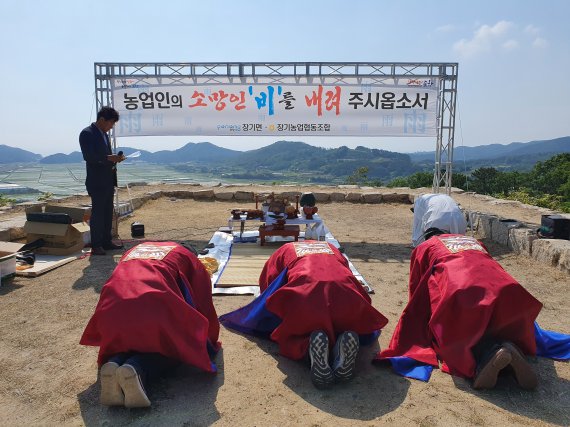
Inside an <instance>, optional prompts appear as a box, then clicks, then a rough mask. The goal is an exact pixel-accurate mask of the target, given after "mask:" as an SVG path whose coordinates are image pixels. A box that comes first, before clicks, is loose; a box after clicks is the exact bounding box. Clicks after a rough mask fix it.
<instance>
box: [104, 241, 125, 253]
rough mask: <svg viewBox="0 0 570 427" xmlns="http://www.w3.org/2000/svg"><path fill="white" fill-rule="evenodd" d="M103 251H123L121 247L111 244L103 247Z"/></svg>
mask: <svg viewBox="0 0 570 427" xmlns="http://www.w3.org/2000/svg"><path fill="white" fill-rule="evenodd" d="M103 249H106V250H108V251H114V250H116V249H123V245H117V244H116V243H113V242H111V243H107V244H105V245H103Z"/></svg>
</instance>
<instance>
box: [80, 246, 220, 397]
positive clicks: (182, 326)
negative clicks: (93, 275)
mask: <svg viewBox="0 0 570 427" xmlns="http://www.w3.org/2000/svg"><path fill="white" fill-rule="evenodd" d="M219 328H220V326H219V322H218V318H217V315H216V311H215V309H214V305H213V303H212V290H211V282H210V276H209V274H208V272H207V271H206V269H205V268H204V266H203V265H202V263H201V262H200V261H199V259H198V258H197V257H196V256H195V255H194V254H193V253H192V252H191V251H190V250H189V249H187V248H185V247H184V246H181V245H179V244H177V243H174V242H146V243H142V244H140V245H138V246H135V247H134V248H132V249H130V250H129V251H127V252H126V253H125V254H124V255H123V257H122V258H121V260H120V261H119V263H118V265H117V267H116V268H115V271H114V272H113V274H112V275H111V277H110V278H109V280H107V282H106V283H105V285H104V286H103V288H102V290H101V296H100V298H99V302H98V304H97V307H96V309H95V313H94V314H93V316H92V317H91V319H90V320H89V323H88V324H87V326H86V328H85V331H84V332H83V336H82V337H81V341H80V343H81V344H83V345H92V346H98V347H99V358H98V364H99V366H101V372H100V378H101V403H102V404H104V405H124V406H126V407H130V408H133V407H144V406H150V400H149V399H148V397H147V395H146V391H145V382H146V381H147V380H152V378H153V377H157V376H160V375H161V374H162V373H163V372H164V371H165V370H166V369H167V368H170V367H172V366H174V365H175V364H177V363H180V362H182V363H186V364H189V365H193V366H196V367H198V368H200V369H202V370H204V371H207V372H216V365H215V364H214V363H213V362H212V361H211V358H212V357H213V356H214V355H215V353H216V352H217V351H218V349H219V348H220V343H219V342H218V335H219Z"/></svg>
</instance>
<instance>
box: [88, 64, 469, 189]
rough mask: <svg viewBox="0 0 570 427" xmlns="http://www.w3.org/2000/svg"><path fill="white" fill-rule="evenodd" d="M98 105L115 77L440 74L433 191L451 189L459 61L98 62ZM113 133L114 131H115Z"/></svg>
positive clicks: (221, 79) (187, 80) (284, 78)
mask: <svg viewBox="0 0 570 427" xmlns="http://www.w3.org/2000/svg"><path fill="white" fill-rule="evenodd" d="M94 66H95V97H96V102H97V110H99V108H101V107H102V106H103V105H113V99H112V84H113V81H114V80H116V79H125V80H134V81H136V82H141V83H149V82H151V83H158V84H168V85H189V84H198V83H200V84H208V83H211V84H218V85H220V84H233V83H287V82H289V83H297V84H303V83H305V84H314V83H322V84H325V83H326V84H339V83H363V82H366V83H369V84H374V85H382V84H394V82H396V83H398V82H400V81H401V82H402V84H405V82H406V81H407V80H409V79H420V78H421V79H429V78H431V77H433V78H438V81H439V88H438V89H439V90H438V104H437V105H438V113H437V141H436V154H435V165H434V175H433V191H434V192H435V193H439V192H440V191H441V189H442V187H443V188H445V192H446V193H447V194H450V192H451V180H452V175H453V174H452V163H453V146H454V136H455V112H456V102H457V77H458V66H459V65H458V63H450V62H445V63H444V62H434V63H425V62H200V63H197V62H195V63H182V62H181V63H175V62H165V63H117V62H97V63H95V64H94ZM113 139H114V135H113Z"/></svg>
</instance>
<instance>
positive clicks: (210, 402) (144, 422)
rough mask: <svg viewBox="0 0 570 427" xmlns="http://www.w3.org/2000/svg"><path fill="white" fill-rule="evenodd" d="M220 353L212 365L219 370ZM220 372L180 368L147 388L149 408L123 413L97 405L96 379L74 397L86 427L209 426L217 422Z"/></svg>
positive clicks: (221, 373)
mask: <svg viewBox="0 0 570 427" xmlns="http://www.w3.org/2000/svg"><path fill="white" fill-rule="evenodd" d="M223 358H224V354H223V350H220V351H219V352H218V354H217V356H216V358H215V359H214V361H215V362H216V363H217V364H218V365H221V366H223ZM222 371H223V369H220V372H219V373H218V374H211V373H207V372H202V371H200V370H198V369H196V368H193V367H190V366H187V365H184V366H181V367H179V368H178V369H176V370H175V371H173V372H172V373H170V374H169V375H168V376H167V377H165V378H164V379H162V380H160V381H157V382H155V383H152V384H150V385H149V386H148V387H147V395H148V397H149V399H150V401H151V402H152V406H151V407H150V408H140V409H127V408H124V407H106V406H102V405H100V404H99V393H100V386H99V379H97V382H96V383H95V384H92V385H91V386H89V387H88V388H87V389H86V390H84V391H82V392H81V393H79V394H78V395H77V398H78V401H79V406H80V410H81V416H82V418H83V422H84V423H85V425H86V426H88V427H89V426H125V425H129V426H159V425H160V426H172V425H212V424H213V423H215V422H216V421H217V420H219V419H220V414H219V412H218V410H217V409H216V405H215V403H216V399H217V395H218V390H219V388H220V387H222V385H223V384H224V375H223V372H222Z"/></svg>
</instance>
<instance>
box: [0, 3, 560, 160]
mask: <svg viewBox="0 0 570 427" xmlns="http://www.w3.org/2000/svg"><path fill="white" fill-rule="evenodd" d="M569 17H570V1H568V0H545V1H542V2H539V1H536V0H534V1H530V0H478V1H469V2H467V1H456V0H455V1H447V0H441V1H436V0H432V1H430V0H425V1H412V0H404V1H383V0H353V1H351V2H346V1H339V0H327V1H322V0H304V1H298V0H288V1H265V2H262V1H235V0H233V1H230V0H228V1H225V0H224V1H217V0H209V1H203V2H197V1H189V0H180V1H178V0H162V1H160V2H157V1H147V0H137V1H131V0H121V1H117V0H115V1H107V0H100V1H97V2H94V1H87V0H84V1H82V0H52V1H45V2H44V1H31V0H19V1H18V2H2V4H1V5H0V38H1V40H2V43H1V45H0V53H1V64H2V66H1V67H0V81H1V82H2V94H1V95H0V128H1V129H2V132H1V134H0V135H1V138H0V144H6V145H9V146H13V147H19V148H23V149H25V150H29V151H33V152H35V153H39V154H42V155H48V154H53V153H58V152H61V153H70V152H72V151H77V150H78V149H79V146H78V134H79V131H80V130H81V129H82V128H83V127H85V126H87V125H89V123H91V122H92V121H93V120H94V118H95V113H96V112H95V110H94V75H93V63H94V62H169V61H170V62H226V61H237V62H283V61H292V62H304V61H312V62H319V61H326V62H348V61H360V62H440V61H444V62H458V63H459V80H458V98H457V109H458V115H457V120H456V137H455V146H456V147H458V146H461V145H465V146H476V145H486V144H492V143H499V144H508V143H511V142H515V141H518V142H528V141H533V140H541V139H551V138H557V137H561V136H568V135H570V106H569V105H568V103H569V101H570V24H569V22H570V21H569V19H570V18H569ZM286 139H295V140H302V141H305V142H307V143H309V144H311V145H316V146H321V147H339V146H342V145H346V146H349V147H355V146H357V145H363V146H366V147H373V148H383V149H387V150H392V151H399V152H413V151H427V150H430V151H431V150H434V149H435V140H434V139H431V138H415V139H395V138H372V137H371V138H351V139H346V138H341V137H336V138H334V137H321V138H316V137H312V138H308V137H307V138H301V137H291V138H286ZM201 141H210V142H212V143H214V144H216V145H219V146H223V147H227V148H232V149H237V150H249V149H253V148H259V147H261V146H264V145H268V144H270V143H272V142H274V141H275V138H269V137H234V138H231V137H204V136H201V137H196V136H188V137H142V138H122V139H120V140H119V144H120V145H123V146H125V145H126V146H132V147H138V148H142V149H146V150H149V151H157V150H161V149H176V148H178V147H181V146H182V145H184V144H185V143H186V142H201Z"/></svg>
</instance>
